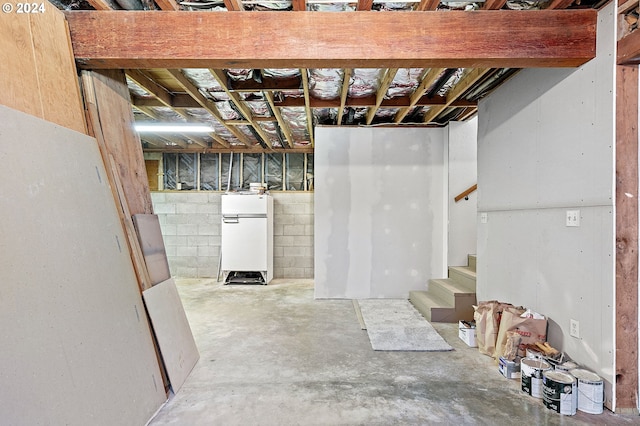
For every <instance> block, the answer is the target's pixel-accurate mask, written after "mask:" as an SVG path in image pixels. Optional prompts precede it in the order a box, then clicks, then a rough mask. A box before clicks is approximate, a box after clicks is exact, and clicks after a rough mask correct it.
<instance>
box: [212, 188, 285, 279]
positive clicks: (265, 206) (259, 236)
mask: <svg viewBox="0 0 640 426" xmlns="http://www.w3.org/2000/svg"><path fill="white" fill-rule="evenodd" d="M221 203H222V204H221V210H222V242H221V247H220V256H221V258H222V260H221V270H222V272H223V277H224V283H225V284H268V283H269V281H271V279H272V278H273V197H271V196H270V195H269V194H256V193H242V192H241V193H227V194H223V195H222V202H221Z"/></svg>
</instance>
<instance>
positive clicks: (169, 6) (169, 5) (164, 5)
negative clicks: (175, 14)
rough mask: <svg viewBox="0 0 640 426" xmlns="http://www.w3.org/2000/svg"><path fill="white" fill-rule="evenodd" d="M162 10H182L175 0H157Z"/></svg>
mask: <svg viewBox="0 0 640 426" xmlns="http://www.w3.org/2000/svg"><path fill="white" fill-rule="evenodd" d="M155 2H156V4H157V5H158V7H159V8H160V10H180V6H179V5H178V3H176V1H175V0H155Z"/></svg>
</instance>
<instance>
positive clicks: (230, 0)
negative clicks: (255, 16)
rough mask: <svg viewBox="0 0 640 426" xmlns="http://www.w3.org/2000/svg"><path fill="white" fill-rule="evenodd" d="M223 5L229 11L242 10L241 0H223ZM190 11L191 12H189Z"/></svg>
mask: <svg viewBox="0 0 640 426" xmlns="http://www.w3.org/2000/svg"><path fill="white" fill-rule="evenodd" d="M224 6H225V7H226V8H227V10H228V11H229V12H234V11H235V12H237V11H243V10H244V5H243V4H242V1H241V0H224ZM190 13H191V12H190Z"/></svg>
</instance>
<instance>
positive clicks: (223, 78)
mask: <svg viewBox="0 0 640 426" xmlns="http://www.w3.org/2000/svg"><path fill="white" fill-rule="evenodd" d="M209 72H210V73H211V74H212V75H213V77H214V78H215V79H216V80H217V81H218V83H219V84H220V86H221V87H222V89H223V90H224V92H225V93H226V94H227V95H228V96H229V99H230V100H231V102H233V104H234V105H235V106H236V107H237V108H238V110H240V112H241V113H242V115H244V118H245V119H247V120H248V121H249V126H251V127H252V128H253V130H255V132H256V133H257V134H258V136H259V137H260V139H262V141H263V142H264V143H265V144H266V145H267V146H268V147H269V148H273V146H272V145H271V139H269V136H267V134H266V133H265V131H264V130H263V129H262V127H260V125H259V124H258V123H256V122H255V120H254V119H253V114H252V113H251V109H249V107H248V106H247V105H245V103H244V102H242V99H240V95H239V94H238V93H236V92H232V91H231V90H229V87H227V74H226V73H225V72H224V71H223V70H214V69H210V70H209Z"/></svg>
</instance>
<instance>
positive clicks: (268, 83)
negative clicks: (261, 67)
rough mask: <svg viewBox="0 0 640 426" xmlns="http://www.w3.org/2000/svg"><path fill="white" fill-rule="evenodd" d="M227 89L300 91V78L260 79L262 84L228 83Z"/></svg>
mask: <svg viewBox="0 0 640 426" xmlns="http://www.w3.org/2000/svg"><path fill="white" fill-rule="evenodd" d="M227 87H228V88H229V90H231V91H232V92H264V91H266V90H268V91H280V90H300V89H301V88H302V77H300V76H298V77H287V78H271V77H262V82H257V81H255V80H245V81H230V82H229V83H228V84H227Z"/></svg>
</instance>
